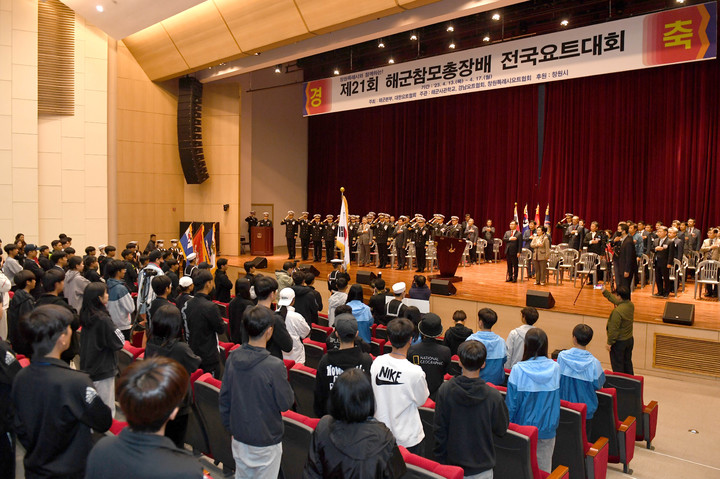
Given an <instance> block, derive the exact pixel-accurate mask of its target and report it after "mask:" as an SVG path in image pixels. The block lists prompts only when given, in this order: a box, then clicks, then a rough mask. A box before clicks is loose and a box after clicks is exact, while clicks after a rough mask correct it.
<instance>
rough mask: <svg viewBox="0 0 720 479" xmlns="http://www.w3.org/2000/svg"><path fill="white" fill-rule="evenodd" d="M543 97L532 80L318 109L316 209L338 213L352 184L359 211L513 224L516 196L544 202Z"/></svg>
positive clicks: (311, 167) (312, 147)
mask: <svg viewBox="0 0 720 479" xmlns="http://www.w3.org/2000/svg"><path fill="white" fill-rule="evenodd" d="M537 102H538V101H537V87H534V86H528V87H518V88H506V89H503V90H498V91H493V92H481V93H471V94H465V95H455V96H451V97H447V98H441V99H433V100H422V101H414V102H407V103H401V104H398V105H392V106H383V107H376V108H367V109H362V110H354V111H348V112H341V113H334V114H329V115H321V116H315V117H311V118H310V119H309V122H310V124H309V142H308V143H309V151H308V158H309V160H308V207H309V211H310V212H311V213H321V214H323V215H324V214H326V213H332V214H338V212H339V210H340V191H339V188H340V187H341V186H344V187H345V188H346V193H345V194H346V196H347V199H348V204H349V208H350V212H351V213H357V214H364V213H367V212H368V211H370V210H372V211H375V212H376V213H380V212H386V213H389V214H392V215H399V214H406V215H413V214H415V213H421V214H423V215H431V214H433V213H436V212H437V213H443V214H445V215H446V216H447V218H446V220H448V221H449V219H450V217H449V216H450V215H451V214H454V215H458V216H461V215H463V214H464V213H470V214H472V215H473V216H474V217H475V218H476V221H477V222H478V223H479V224H481V223H482V224H484V222H485V220H486V219H487V218H493V219H494V220H495V223H496V226H498V224H497V222H498V221H500V219H502V221H501V222H502V224H501V225H500V226H499V228H498V229H501V228H506V227H507V225H505V223H506V222H507V221H506V219H507V218H508V214H510V215H511V214H512V211H511V209H512V206H513V204H514V202H515V201H518V202H520V201H523V202H525V201H527V202H528V203H532V202H533V201H535V198H534V196H533V194H534V191H535V189H536V188H535V187H536V183H537V179H538V178H537V177H538V175H537V123H538V113H537ZM521 207H522V206H519V208H521ZM533 211H534V206H533Z"/></svg>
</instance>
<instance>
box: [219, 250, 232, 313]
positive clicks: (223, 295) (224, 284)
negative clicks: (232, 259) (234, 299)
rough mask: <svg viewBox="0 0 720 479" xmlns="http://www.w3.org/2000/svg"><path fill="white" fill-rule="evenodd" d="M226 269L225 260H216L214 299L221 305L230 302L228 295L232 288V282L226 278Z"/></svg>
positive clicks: (226, 263)
mask: <svg viewBox="0 0 720 479" xmlns="http://www.w3.org/2000/svg"><path fill="white" fill-rule="evenodd" d="M227 269H228V260H227V258H220V259H219V260H217V269H216V270H215V299H216V300H218V301H220V302H221V303H229V302H230V293H231V292H232V287H233V284H232V281H230V278H228V275H227Z"/></svg>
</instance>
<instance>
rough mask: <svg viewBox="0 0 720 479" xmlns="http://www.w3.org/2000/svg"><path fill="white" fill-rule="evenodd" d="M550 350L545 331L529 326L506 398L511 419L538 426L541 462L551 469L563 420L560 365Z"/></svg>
mask: <svg viewBox="0 0 720 479" xmlns="http://www.w3.org/2000/svg"><path fill="white" fill-rule="evenodd" d="M547 354H548V338H547V334H545V331H543V330H542V329H540V328H533V329H531V330H529V331H528V332H527V334H526V335H525V353H524V354H523V359H522V361H520V362H519V363H517V364H516V365H515V366H513V368H512V372H511V373H510V378H509V379H508V388H507V397H506V398H505V402H506V403H507V407H508V412H509V413H510V422H514V423H515V424H520V425H522V426H535V427H537V428H538V445H537V460H538V466H539V467H540V469H542V470H543V471H545V472H550V470H551V469H552V455H553V449H555V431H556V430H557V427H558V423H559V422H560V367H559V366H558V365H557V363H556V362H555V361H553V360H552V359H550V358H548V355H547Z"/></svg>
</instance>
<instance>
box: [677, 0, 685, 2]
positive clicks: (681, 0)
mask: <svg viewBox="0 0 720 479" xmlns="http://www.w3.org/2000/svg"><path fill="white" fill-rule="evenodd" d="M675 1H676V2H677V3H685V0H675Z"/></svg>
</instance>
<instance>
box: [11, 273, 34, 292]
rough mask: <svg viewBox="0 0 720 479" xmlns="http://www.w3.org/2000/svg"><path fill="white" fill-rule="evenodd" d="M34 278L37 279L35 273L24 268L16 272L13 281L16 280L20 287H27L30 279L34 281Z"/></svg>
mask: <svg viewBox="0 0 720 479" xmlns="http://www.w3.org/2000/svg"><path fill="white" fill-rule="evenodd" d="M33 279H36V278H35V273H33V272H32V271H30V270H29V269H23V270H20V271H18V272H17V273H15V277H14V278H13V281H15V286H17V287H18V289H25V286H27V283H28V281H32V280H33Z"/></svg>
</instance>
